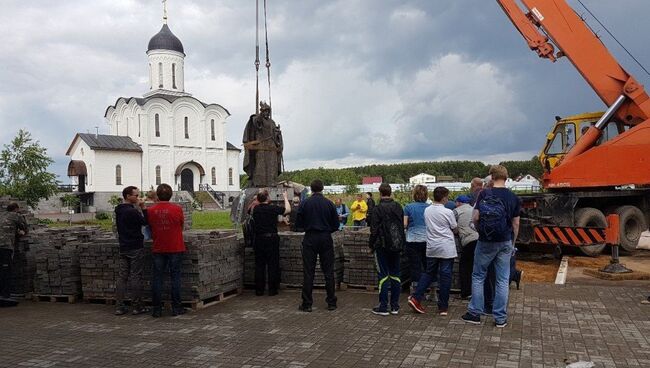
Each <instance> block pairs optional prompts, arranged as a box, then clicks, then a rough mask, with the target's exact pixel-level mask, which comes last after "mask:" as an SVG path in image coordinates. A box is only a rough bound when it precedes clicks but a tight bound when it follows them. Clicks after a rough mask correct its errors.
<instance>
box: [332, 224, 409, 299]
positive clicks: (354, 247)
mask: <svg viewBox="0 0 650 368" xmlns="http://www.w3.org/2000/svg"><path fill="white" fill-rule="evenodd" d="M369 239H370V230H369V229H368V228H363V229H361V230H358V231H355V230H348V229H345V230H344V231H343V251H344V254H345V267H344V272H343V282H344V283H345V284H346V285H348V286H352V287H363V288H367V289H371V288H374V287H376V286H377V285H378V283H379V281H378V280H377V268H376V263H375V258H374V254H372V253H370V251H369V249H370V248H369V247H368V243H369ZM408 267H409V266H408V259H407V257H406V255H405V254H404V253H402V257H401V259H400V271H401V272H400V273H401V276H400V279H401V280H402V284H404V283H406V282H408V281H409V279H410V272H409V268H408Z"/></svg>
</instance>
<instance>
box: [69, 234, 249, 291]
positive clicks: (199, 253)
mask: <svg viewBox="0 0 650 368" xmlns="http://www.w3.org/2000/svg"><path fill="white" fill-rule="evenodd" d="M184 238H185V245H186V247H187V252H186V253H185V255H184V258H183V263H182V266H181V270H182V274H181V298H182V299H183V300H184V301H200V300H206V299H210V298H213V297H215V296H218V295H220V294H223V293H228V292H231V291H234V290H238V289H241V287H242V286H243V285H242V274H243V263H244V252H243V247H242V245H241V244H240V242H239V241H238V240H237V236H236V235H235V234H233V233H231V232H224V233H222V232H218V231H189V232H186V233H185V234H184ZM118 257H119V245H118V242H117V240H116V239H115V238H113V237H112V236H107V237H103V238H101V239H98V240H97V241H95V242H93V243H86V244H82V245H81V246H80V247H79V259H80V264H81V280H82V289H83V295H84V299H87V300H92V299H113V298H114V297H115V286H116V284H117V276H118V270H117V259H118ZM151 278H152V258H151V242H146V243H145V269H144V281H145V298H150V297H151ZM169 290H170V281H169V276H168V274H167V273H166V276H165V278H164V284H163V293H164V297H167V296H168V295H169Z"/></svg>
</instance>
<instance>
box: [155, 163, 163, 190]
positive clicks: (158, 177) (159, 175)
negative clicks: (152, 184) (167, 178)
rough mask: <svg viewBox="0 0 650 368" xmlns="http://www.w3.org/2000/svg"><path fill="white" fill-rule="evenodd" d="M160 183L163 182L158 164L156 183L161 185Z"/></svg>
mask: <svg viewBox="0 0 650 368" xmlns="http://www.w3.org/2000/svg"><path fill="white" fill-rule="evenodd" d="M160 183H162V179H161V174H160V166H156V185H160Z"/></svg>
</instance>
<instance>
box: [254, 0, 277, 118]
mask: <svg viewBox="0 0 650 368" xmlns="http://www.w3.org/2000/svg"><path fill="white" fill-rule="evenodd" d="M259 14H260V0H256V2H255V114H259V113H260V20H259ZM264 41H265V46H266V64H265V65H266V79H267V83H268V86H269V106H272V105H271V58H270V57H269V31H268V26H267V22H266V0H264ZM271 112H273V110H272V109H271Z"/></svg>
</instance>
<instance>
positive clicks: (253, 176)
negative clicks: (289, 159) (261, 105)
mask: <svg viewBox="0 0 650 368" xmlns="http://www.w3.org/2000/svg"><path fill="white" fill-rule="evenodd" d="M253 141H257V143H254V144H251V145H250V146H249V147H247V146H246V144H247V143H250V142H253ZM243 143H244V145H245V146H244V171H245V172H246V174H247V175H248V186H249V187H258V188H261V187H270V186H273V185H275V184H276V182H277V179H278V175H280V174H281V173H282V166H283V165H282V149H283V143H282V132H281V131H280V128H278V126H277V125H275V122H274V121H273V119H271V118H264V117H263V116H262V115H251V117H250V119H248V123H246V128H245V129H244V138H243Z"/></svg>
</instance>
